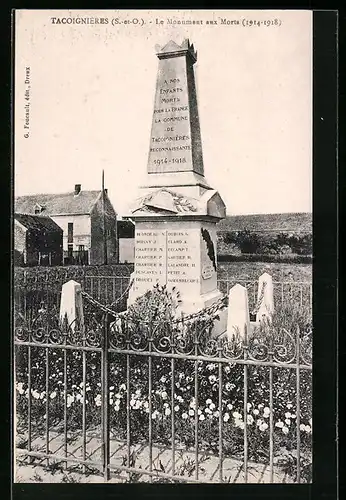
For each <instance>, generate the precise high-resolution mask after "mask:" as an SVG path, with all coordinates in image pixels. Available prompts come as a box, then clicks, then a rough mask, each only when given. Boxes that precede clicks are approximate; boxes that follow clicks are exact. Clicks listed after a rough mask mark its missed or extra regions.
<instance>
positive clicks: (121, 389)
mask: <svg viewBox="0 0 346 500" xmlns="http://www.w3.org/2000/svg"><path fill="white" fill-rule="evenodd" d="M100 385H101V384H100ZM119 391H126V385H125V384H121V386H120V387H119Z"/></svg>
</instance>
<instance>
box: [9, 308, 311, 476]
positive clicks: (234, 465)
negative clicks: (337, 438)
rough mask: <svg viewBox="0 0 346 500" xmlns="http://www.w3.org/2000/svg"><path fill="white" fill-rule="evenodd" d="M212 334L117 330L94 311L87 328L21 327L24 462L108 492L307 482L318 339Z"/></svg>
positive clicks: (189, 323)
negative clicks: (81, 475) (88, 478)
mask: <svg viewBox="0 0 346 500" xmlns="http://www.w3.org/2000/svg"><path fill="white" fill-rule="evenodd" d="M211 328H212V320H211V318H210V317H199V316H197V317H192V318H190V319H188V320H186V319H181V320H179V321H175V320H172V321H166V322H160V323H157V322H145V321H144V322H143V321H136V320H135V319H133V318H132V319H131V318H130V319H129V318H125V317H122V316H118V317H117V318H116V319H115V321H114V318H110V317H109V316H107V315H105V314H101V313H100V311H98V310H97V308H95V307H93V306H92V305H91V306H90V307H89V306H87V307H86V314H85V323H84V328H82V327H80V326H79V325H76V324H75V325H70V326H69V327H68V328H67V326H66V325H65V328H63V327H62V326H61V325H60V324H59V321H58V315H57V314H56V313H54V314H53V313H50V314H49V313H47V311H41V314H40V315H39V317H38V318H35V320H32V319H31V320H30V321H28V320H27V319H25V318H23V317H18V318H17V320H16V323H15V340H14V343H15V351H16V352H15V356H16V357H15V363H16V393H17V407H16V416H17V420H16V422H17V423H16V425H17V428H16V438H17V443H16V451H17V457H18V458H19V457H22V458H24V459H25V460H29V461H33V460H40V461H41V462H42V461H45V462H46V463H47V464H53V463H61V464H64V466H65V467H68V466H69V464H77V465H79V466H81V467H82V468H83V470H84V472H85V471H89V472H90V471H92V470H93V471H95V470H96V471H98V472H99V473H100V472H101V473H102V474H103V476H104V480H105V481H107V480H109V478H110V477H111V476H112V477H113V476H115V477H117V478H119V480H124V481H142V480H148V481H150V482H153V481H160V482H237V481H239V482H251V481H253V480H254V477H255V480H256V482H257V481H262V482H278V481H282V480H283V481H288V480H289V478H290V477H291V479H292V478H293V479H292V481H295V482H298V483H299V482H301V480H302V477H305V475H306V474H305V473H306V467H308V468H309V467H310V463H309V458H307V457H308V456H309V453H310V451H311V421H310V418H311V415H310V412H311V407H310V403H311V401H310V397H311V363H312V358H311V355H312V351H311V349H312V336H311V332H310V331H306V332H304V331H301V330H299V328H295V329H294V330H286V329H281V330H273V329H272V328H270V327H269V326H268V325H267V327H266V328H265V329H258V330H255V331H253V332H248V333H246V335H245V337H244V338H242V339H241V338H239V337H233V338H232V339H227V338H217V339H215V338H213V337H212V331H211ZM282 449H284V450H285V453H282ZM280 450H281V451H280ZM309 450H310V451H309ZM25 457H26V458H25ZM285 457H286V458H285ZM280 460H281V462H282V461H284V462H285V467H286V472H287V471H289V472H290V474H291V475H290V474H286V473H283V472H282V470H283V469H282V467H281V468H280V467H279V465H280V463H279V462H280ZM285 460H286V461H285ZM290 468H291V469H290ZM261 477H262V480H261V479H260V478H261ZM146 478H147V479H146Z"/></svg>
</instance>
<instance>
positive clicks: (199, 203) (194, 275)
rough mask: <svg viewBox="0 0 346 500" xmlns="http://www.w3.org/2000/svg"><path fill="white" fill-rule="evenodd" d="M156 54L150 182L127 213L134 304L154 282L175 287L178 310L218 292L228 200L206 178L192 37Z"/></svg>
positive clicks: (200, 304)
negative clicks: (131, 227) (221, 225)
mask: <svg viewBox="0 0 346 500" xmlns="http://www.w3.org/2000/svg"><path fill="white" fill-rule="evenodd" d="M157 57H158V59H159V66H158V73H157V81H156V93H155V103H154V113H153V120H152V127H151V135H150V146H149V157H148V166H147V180H146V183H145V185H143V186H142V187H141V188H140V196H139V198H138V199H137V200H136V202H135V203H134V204H133V206H132V209H131V213H130V214H129V217H130V218H131V219H132V220H133V221H134V222H135V270H134V285H133V287H132V289H131V292H130V296H129V304H131V303H133V301H134V300H135V299H136V297H138V296H140V295H142V294H143V293H145V292H146V291H147V290H148V289H151V288H152V287H153V286H154V285H155V284H157V283H159V284H166V285H167V287H168V288H172V287H175V288H176V289H177V290H179V292H180V296H181V300H182V303H181V311H183V312H184V313H191V312H196V311H198V310H201V309H203V308H204V307H208V306H209V305H212V304H213V303H214V302H215V301H217V300H218V299H219V298H221V296H222V294H221V292H220V291H219V290H218V289H217V273H216V265H217V255H216V248H217V246H216V245H217V240H216V223H217V222H218V221H219V220H220V219H222V218H224V217H225V205H224V203H223V201H222V199H221V197H220V195H219V193H218V192H217V191H215V190H214V189H212V188H211V187H210V185H209V184H208V182H207V181H206V179H205V177H204V166H203V154H202V142H201V133H200V126H199V116H198V107H197V94H196V87H195V76H194V68H193V65H194V63H195V62H196V60H197V53H196V51H195V49H194V47H193V45H191V44H190V42H189V41H188V40H184V42H183V43H182V44H181V45H177V44H176V43H175V42H173V41H170V42H169V43H168V44H167V45H165V46H164V47H163V48H161V49H160V50H159V51H158V52H157Z"/></svg>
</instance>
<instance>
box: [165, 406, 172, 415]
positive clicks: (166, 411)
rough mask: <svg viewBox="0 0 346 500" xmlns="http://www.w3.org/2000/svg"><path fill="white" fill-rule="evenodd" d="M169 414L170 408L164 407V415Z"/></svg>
mask: <svg viewBox="0 0 346 500" xmlns="http://www.w3.org/2000/svg"><path fill="white" fill-rule="evenodd" d="M170 414H171V409H170V408H166V409H165V415H166V416H167V417H168V416H169V415H170Z"/></svg>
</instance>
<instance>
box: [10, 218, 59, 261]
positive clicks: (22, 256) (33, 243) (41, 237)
mask: <svg viewBox="0 0 346 500" xmlns="http://www.w3.org/2000/svg"><path fill="white" fill-rule="evenodd" d="M62 262H63V231H62V229H61V227H59V226H58V224H56V223H55V222H54V221H53V220H52V219H51V218H50V217H47V216H42V215H28V214H20V213H15V214H14V263H15V265H18V266H37V265H41V266H60V265H61V264H62Z"/></svg>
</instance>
